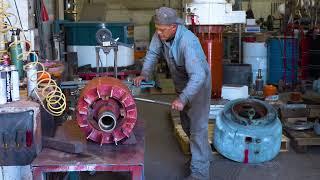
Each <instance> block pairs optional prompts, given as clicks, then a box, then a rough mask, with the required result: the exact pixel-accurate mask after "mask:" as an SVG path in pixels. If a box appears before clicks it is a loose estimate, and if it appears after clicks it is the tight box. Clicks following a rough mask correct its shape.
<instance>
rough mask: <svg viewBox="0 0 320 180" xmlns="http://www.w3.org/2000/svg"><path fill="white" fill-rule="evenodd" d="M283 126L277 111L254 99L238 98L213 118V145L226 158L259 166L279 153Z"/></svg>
mask: <svg viewBox="0 0 320 180" xmlns="http://www.w3.org/2000/svg"><path fill="white" fill-rule="evenodd" d="M281 139H282V125H281V122H280V120H279V118H278V116H277V112H276V110H275V109H274V108H273V107H272V106H271V105H269V104H267V103H265V102H263V101H260V100H256V99H238V100H234V101H230V102H229V103H228V104H226V106H225V108H224V110H223V111H222V112H221V113H220V114H219V116H218V117H217V119H216V125H215V130H214V139H213V142H214V146H215V148H216V150H217V151H218V152H219V153H220V154H222V155H223V156H225V157H226V158H228V159H231V160H234V161H237V162H246V163H261V162H265V161H269V160H271V159H273V158H274V157H276V155H277V154H278V153H279V151H280V146H281Z"/></svg>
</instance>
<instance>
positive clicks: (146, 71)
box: [141, 33, 162, 79]
mask: <svg viewBox="0 0 320 180" xmlns="http://www.w3.org/2000/svg"><path fill="white" fill-rule="evenodd" d="M161 48H162V43H161V41H160V39H159V37H158V35H157V34H156V33H154V35H153V37H152V40H151V43H150V46H149V50H148V52H147V54H146V56H145V58H144V63H143V68H142V71H141V75H142V76H144V77H145V78H146V79H148V78H150V75H151V74H152V72H153V70H154V67H155V65H156V63H157V62H158V59H159V57H160V55H161Z"/></svg>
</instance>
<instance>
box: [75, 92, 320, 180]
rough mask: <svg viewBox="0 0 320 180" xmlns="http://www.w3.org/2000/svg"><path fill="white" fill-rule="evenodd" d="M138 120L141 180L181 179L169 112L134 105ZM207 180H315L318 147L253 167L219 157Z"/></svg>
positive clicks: (319, 168)
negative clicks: (142, 147) (142, 129)
mask: <svg viewBox="0 0 320 180" xmlns="http://www.w3.org/2000/svg"><path fill="white" fill-rule="evenodd" d="M146 98H150V99H157V100H163V101H168V102H169V101H172V100H173V99H174V96H172V95H171V96H169V95H152V96H146ZM138 108H139V117H140V119H141V120H143V121H144V122H145V135H146V137H145V139H146V144H145V179H146V180H180V179H182V178H183V177H184V174H185V172H184V162H185V161H186V160H187V156H185V155H183V153H182V152H181V151H180V149H179V145H178V142H177V141H176V139H175V137H174V134H173V129H172V124H171V122H170V121H169V120H168V112H169V108H168V107H165V106H161V105H155V104H148V103H140V102H138ZM210 174H211V180H256V179H259V180H319V179H320V147H314V148H310V149H309V151H308V152H307V153H304V154H297V153H295V152H294V150H292V149H290V151H289V152H284V153H280V154H279V155H278V156H277V157H276V158H275V159H274V160H272V161H270V162H267V163H263V164H257V165H246V164H240V163H236V162H233V161H230V160H228V159H225V158H224V157H222V156H220V155H216V156H215V161H214V163H213V164H212V165H211V172H210ZM81 179H92V180H97V179H101V180H102V179H104V180H105V179H112V180H115V179H119V180H120V179H130V178H129V176H128V174H123V175H119V174H117V175H114V174H112V175H110V174H95V175H92V176H88V175H86V176H85V178H81Z"/></svg>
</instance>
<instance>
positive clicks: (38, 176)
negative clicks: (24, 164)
mask: <svg viewBox="0 0 320 180" xmlns="http://www.w3.org/2000/svg"><path fill="white" fill-rule="evenodd" d="M32 179H33V180H44V173H43V172H42V171H41V168H33V169H32Z"/></svg>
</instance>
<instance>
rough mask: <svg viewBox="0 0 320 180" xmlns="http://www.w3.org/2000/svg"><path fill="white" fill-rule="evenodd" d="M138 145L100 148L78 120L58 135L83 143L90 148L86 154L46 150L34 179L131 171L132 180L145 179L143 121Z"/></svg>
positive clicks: (137, 133)
mask: <svg viewBox="0 0 320 180" xmlns="http://www.w3.org/2000/svg"><path fill="white" fill-rule="evenodd" d="M133 131H134V134H135V138H136V144H128V145H124V144H120V145H118V146H116V145H114V144H109V145H103V146H100V145H99V144H97V143H94V142H88V141H87V140H86V137H85V136H84V134H83V133H82V131H81V130H80V128H79V127H78V125H77V123H76V121H67V122H65V123H64V124H63V126H61V127H59V128H58V130H57V132H56V137H55V138H57V139H62V140H67V141H81V142H83V143H84V144H85V145H86V151H85V153H83V154H80V155H79V154H69V153H64V152H60V151H56V150H53V149H47V148H44V149H43V150H42V151H41V153H40V154H39V155H38V156H37V158H36V159H35V160H34V161H33V162H32V164H31V166H32V173H33V179H34V180H43V179H44V173H48V172H67V171H113V172H130V173H131V177H132V178H131V179H132V180H143V179H144V175H143V174H144V173H143V171H144V127H143V122H142V121H141V120H139V121H138V122H137V124H136V126H135V128H134V130H133Z"/></svg>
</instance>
